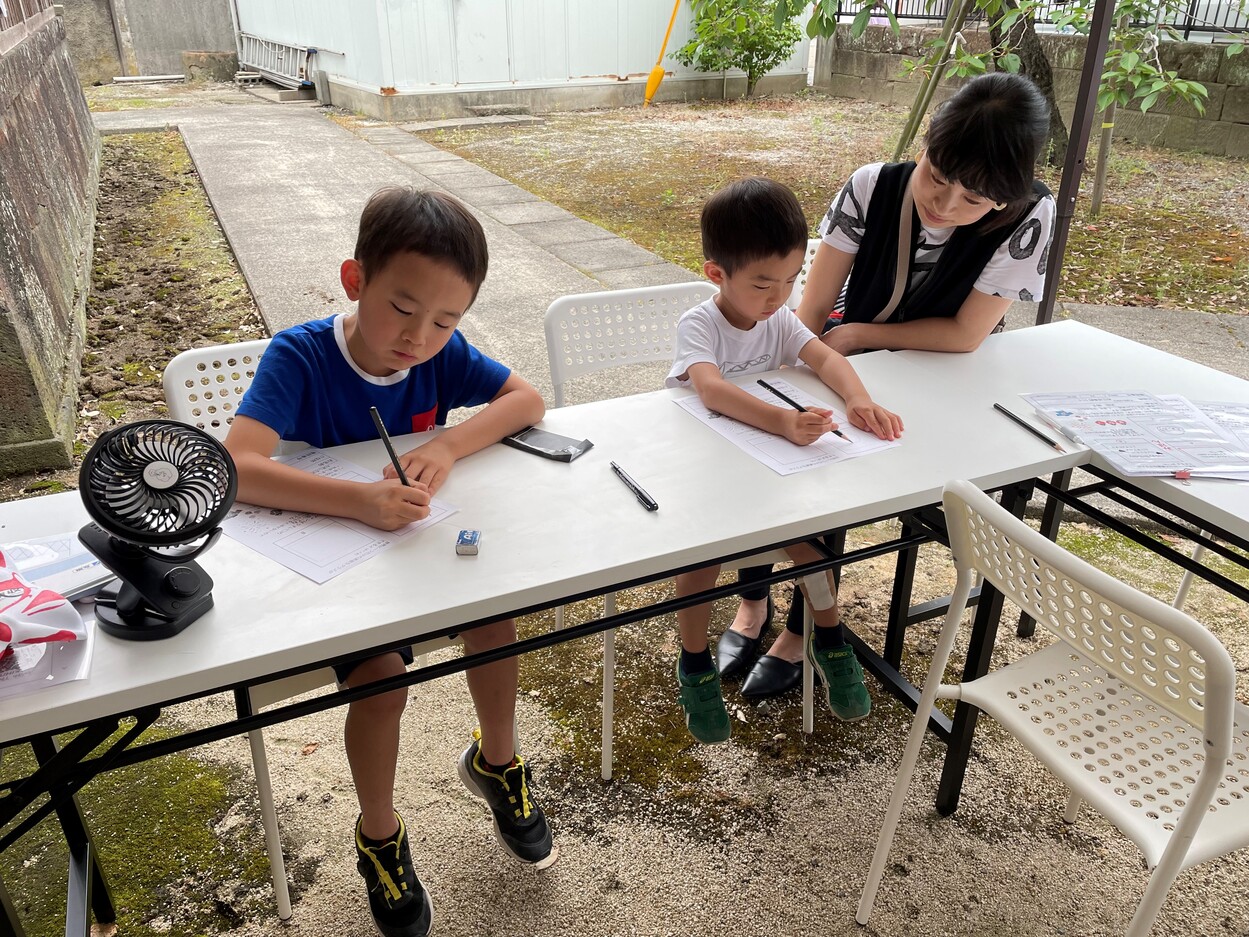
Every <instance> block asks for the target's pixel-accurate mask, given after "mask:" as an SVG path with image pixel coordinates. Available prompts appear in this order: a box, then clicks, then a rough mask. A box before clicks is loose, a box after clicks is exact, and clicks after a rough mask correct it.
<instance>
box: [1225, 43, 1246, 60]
mask: <svg viewBox="0 0 1249 937" xmlns="http://www.w3.org/2000/svg"><path fill="white" fill-rule="evenodd" d="M1244 51H1245V44H1244V43H1243V42H1233V43H1232V44H1231V45H1230V46H1228V47H1227V57H1228V58H1229V59H1230V58H1231V57H1232V56H1233V55H1240V53H1242V52H1244Z"/></svg>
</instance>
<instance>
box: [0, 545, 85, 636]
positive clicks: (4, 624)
mask: <svg viewBox="0 0 1249 937" xmlns="http://www.w3.org/2000/svg"><path fill="white" fill-rule="evenodd" d="M86 636H87V632H86V628H85V627H84V626H83V623H82V616H81V615H79V614H78V609H76V608H74V606H73V604H72V603H71V602H69V601H68V600H67V599H66V598H65V597H64V596H62V595H61V594H60V593H58V592H53V591H52V590H50V589H43V588H40V587H39V585H38V584H37V583H32V582H29V581H28V580H27V579H26V578H25V577H23V576H22V574H21V573H19V572H18V571H17V569H16V568H15V567H13V566H10V565H9V561H8V560H7V559H6V558H5V556H4V553H3V552H2V551H0V660H3V659H4V658H5V657H7V656H8V655H10V654H12V653H13V647H14V645H17V644H43V643H48V642H52V641H80V640H82V639H84V638H85V637H86Z"/></svg>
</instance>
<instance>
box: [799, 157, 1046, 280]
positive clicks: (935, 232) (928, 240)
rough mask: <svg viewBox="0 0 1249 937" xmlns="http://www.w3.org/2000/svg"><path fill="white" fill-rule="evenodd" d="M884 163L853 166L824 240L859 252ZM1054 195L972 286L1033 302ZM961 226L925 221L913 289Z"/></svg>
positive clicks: (1036, 208) (1004, 244)
mask: <svg viewBox="0 0 1249 937" xmlns="http://www.w3.org/2000/svg"><path fill="white" fill-rule="evenodd" d="M884 165H885V164H884V163H870V164H868V165H867V166H860V167H859V168H858V169H856V170H855V171H854V175H852V176H851V177H850V179H849V181H848V182H847V183H846V184H845V186H844V187H843V188H842V190H841V193H840V194H839V195H838V196H837V198H836V199H834V201H833V204H832V205H831V206H830V207H829V209H828V214H827V215H825V216H824V220H823V221H822V222H820V229H819V230H820V234H821V235H822V236H823V238H824V243H825V244H827V245H829V246H830V247H835V248H837V249H838V250H840V251H845V252H846V253H847V254H857V253H858V252H859V244H861V243H862V241H863V234H864V231H865V230H866V228H867V208H868V205H869V204H870V203H871V200H872V192H873V191H874V190H875V188H876V180H877V179H879V178H880V169H881V167H882V166H884ZM1054 214H1055V209H1054V197H1053V196H1052V195H1047V196H1045V197H1044V198H1042V199H1040V200H1039V201H1037V203H1036V204H1035V205H1034V206H1033V207H1032V210H1031V211H1029V212H1028V214H1027V215H1025V216H1024V217H1023V219H1022V220H1021V221H1020V222H1019V224H1018V225H1016V226H1015V230H1014V232H1012V233H1011V236H1010V237H1008V238H1007V239H1006V240H1005V241H1003V242H1002V245H1001V246H1000V247H999V248H998V249H997V250H996V251H994V252H993V256H992V257H990V258H989V262H988V263H987V264H985V268H984V270H983V271H981V273H980V276H979V278H978V279H977V280H976V282H975V284H974V286H975V289H978V290H979V291H980V292H982V293H987V294H988V295H990V296H1003V297H1006V298H1008V299H1021V300H1023V301H1024V302H1032V301H1035V300H1037V299H1038V298H1040V295H1041V290H1042V288H1043V287H1044V285H1045V266H1046V263H1047V262H1048V261H1049V251H1050V244H1051V243H1052V242H1053V239H1054ZM956 230H958V229H957V228H955V227H950V228H930V227H928V226H927V225H924V224H921V225H920V229H919V238H918V243H917V246H916V249H915V257H914V260H913V261H912V265H911V282H910V284H909V285H908V288H907V292H908V293H910V292H911V291H912V290H914V289H915V288H916V287H918V286H919V285H920V284H921V283H923V282H924V279H925V278H926V277H927V276H928V274H929V273H931V272H932V269H933V267H935V266H936V265H937V260H938V259H939V258H940V257H941V252H942V250H943V249H944V248H945V246H946V244H947V243H948V242H949V240H950V237H951V236H952V235H953V234H954V232H955V231H956Z"/></svg>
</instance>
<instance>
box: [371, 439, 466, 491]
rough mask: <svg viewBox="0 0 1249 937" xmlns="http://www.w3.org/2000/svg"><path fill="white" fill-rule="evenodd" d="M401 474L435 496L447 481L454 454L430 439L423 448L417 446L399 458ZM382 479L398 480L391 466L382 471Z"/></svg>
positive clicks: (440, 443)
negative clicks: (418, 483)
mask: <svg viewBox="0 0 1249 937" xmlns="http://www.w3.org/2000/svg"><path fill="white" fill-rule="evenodd" d="M399 464H400V466H402V468H403V474H404V475H405V476H406V477H407V479H408V481H409V482H411V483H412V484H414V485H415V484H416V483H417V482H420V483H421V484H422V485H424V486H425V487H426V488H427V489H428V490H429V493H430V494H431V495H433V494H437V493H438V489H439V488H441V487H442V483H443V482H445V481H446V480H447V474H448V473H449V472H450V471H451V466H453V465H455V454H454V453H453V452H451V450H450V449H449V448H448V447H447V445H446V444H445V443H443V442H440V441H439V440H438V439H431V440H430V441H429V442H427V443H425V445H423V446H417V447H416V448H415V449H413V450H411V451H410V452H405V453H404V454H403V455H401V456H400V457H399ZM382 477H383V478H398V477H399V475H398V472H397V471H396V469H395V467H394V465H393V464H391V465H388V466H386V467H385V468H384V469H383V470H382Z"/></svg>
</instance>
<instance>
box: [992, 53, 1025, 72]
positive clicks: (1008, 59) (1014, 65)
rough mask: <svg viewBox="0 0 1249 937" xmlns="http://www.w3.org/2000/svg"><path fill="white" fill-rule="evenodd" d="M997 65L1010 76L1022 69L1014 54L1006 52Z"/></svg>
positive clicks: (1021, 63) (1017, 57)
mask: <svg viewBox="0 0 1249 937" xmlns="http://www.w3.org/2000/svg"><path fill="white" fill-rule="evenodd" d="M997 63H998V64H999V65H1001V66H1002V67H1003V68H1004V69H1006V70H1007V71H1008V72H1011V73H1012V74H1014V73H1016V72H1018V71H1019V69H1020V68H1022V67H1023V62H1022V61H1021V60H1020V58H1019V56H1017V55H1016V54H1015V53H1014V52H1007V53H1006V54H1005V55H1004V56H1002V57H1001V58H1000V59H998V60H997Z"/></svg>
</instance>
